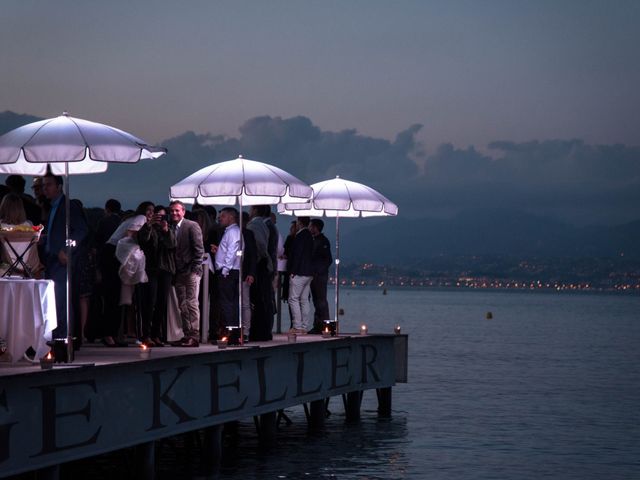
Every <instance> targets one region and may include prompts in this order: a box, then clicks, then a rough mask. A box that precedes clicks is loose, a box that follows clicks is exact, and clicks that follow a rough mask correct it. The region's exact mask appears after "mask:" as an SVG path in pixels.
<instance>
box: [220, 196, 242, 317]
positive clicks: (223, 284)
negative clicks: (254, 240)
mask: <svg viewBox="0 0 640 480" xmlns="http://www.w3.org/2000/svg"><path fill="white" fill-rule="evenodd" d="M218 223H220V225H221V226H222V227H224V234H223V235H222V239H221V240H220V244H219V245H218V247H217V249H216V248H215V246H214V249H215V255H216V256H215V269H216V287H217V298H218V301H219V303H220V320H221V322H222V326H224V327H238V326H239V314H238V293H239V292H238V278H239V275H240V256H239V255H238V251H239V250H240V248H241V247H240V227H239V226H238V211H237V210H236V209H235V208H232V207H226V208H223V209H222V210H220V214H219V216H218Z"/></svg>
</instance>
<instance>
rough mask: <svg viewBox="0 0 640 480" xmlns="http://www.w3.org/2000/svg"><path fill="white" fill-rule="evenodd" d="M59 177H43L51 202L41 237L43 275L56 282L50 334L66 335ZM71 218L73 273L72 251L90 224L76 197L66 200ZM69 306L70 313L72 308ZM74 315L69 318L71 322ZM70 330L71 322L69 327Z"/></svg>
mask: <svg viewBox="0 0 640 480" xmlns="http://www.w3.org/2000/svg"><path fill="white" fill-rule="evenodd" d="M62 183H63V181H62V177H60V176H57V175H53V174H50V173H49V174H47V175H45V176H44V178H43V183H42V187H43V191H44V195H45V196H46V197H47V199H48V200H49V201H50V202H51V210H50V211H49V216H48V218H47V224H46V230H45V235H44V238H43V243H44V245H43V247H44V250H43V251H44V265H45V278H48V279H51V280H53V282H54V286H55V296H56V313H57V317H58V326H57V328H56V329H55V330H54V331H53V338H66V337H67V333H68V332H67V262H68V260H69V259H68V257H67V248H66V240H67V238H66V231H65V230H66V228H65V227H66V206H65V196H64V194H63V192H62ZM69 208H70V209H69V211H70V222H69V237H70V241H71V242H72V243H71V245H72V255H71V271H72V275H77V274H78V269H77V268H76V266H77V261H78V257H77V256H75V255H73V251H76V249H77V248H78V246H80V245H81V244H82V243H83V241H84V240H85V238H86V237H87V234H88V233H89V226H88V225H87V221H86V219H85V216H84V214H83V213H82V206H81V204H80V202H78V201H77V200H71V201H70V202H69ZM72 310H73V309H72V308H70V309H69V315H71V311H72ZM72 322H73V317H71V318H70V319H69V324H70V325H72ZM71 328H72V331H73V326H72V327H71Z"/></svg>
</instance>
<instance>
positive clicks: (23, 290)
mask: <svg viewBox="0 0 640 480" xmlns="http://www.w3.org/2000/svg"><path fill="white" fill-rule="evenodd" d="M57 326H58V321H57V318H56V297H55V292H54V289H53V280H26V279H25V280H23V279H17V278H10V279H0V337H2V338H4V339H5V341H6V342H7V344H8V351H9V353H10V354H11V357H12V361H13V362H14V363H15V362H17V361H19V360H20V359H22V356H23V354H24V352H25V350H26V349H27V348H29V347H33V348H34V350H35V351H36V357H35V358H36V359H39V358H41V357H43V356H45V355H46V354H47V352H48V351H49V347H48V346H47V343H46V342H47V341H49V340H51V333H52V332H53V329H55V328H56V327H57Z"/></svg>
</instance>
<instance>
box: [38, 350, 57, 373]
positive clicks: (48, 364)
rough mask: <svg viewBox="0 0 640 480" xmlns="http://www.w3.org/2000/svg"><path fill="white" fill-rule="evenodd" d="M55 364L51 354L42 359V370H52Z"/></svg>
mask: <svg viewBox="0 0 640 480" xmlns="http://www.w3.org/2000/svg"><path fill="white" fill-rule="evenodd" d="M53 362H54V358H53V355H51V352H49V353H47V355H46V356H44V357H42V358H41V359H40V368H41V369H42V370H51V369H52V368H53Z"/></svg>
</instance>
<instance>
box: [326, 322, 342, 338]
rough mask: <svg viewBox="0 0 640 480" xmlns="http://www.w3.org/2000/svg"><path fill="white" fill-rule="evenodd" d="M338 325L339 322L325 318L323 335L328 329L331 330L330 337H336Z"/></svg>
mask: <svg viewBox="0 0 640 480" xmlns="http://www.w3.org/2000/svg"><path fill="white" fill-rule="evenodd" d="M337 325H338V323H337V322H336V321H335V320H325V321H324V328H323V329H322V332H323V336H324V331H325V330H328V331H329V336H330V337H335V336H336V332H337Z"/></svg>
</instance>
